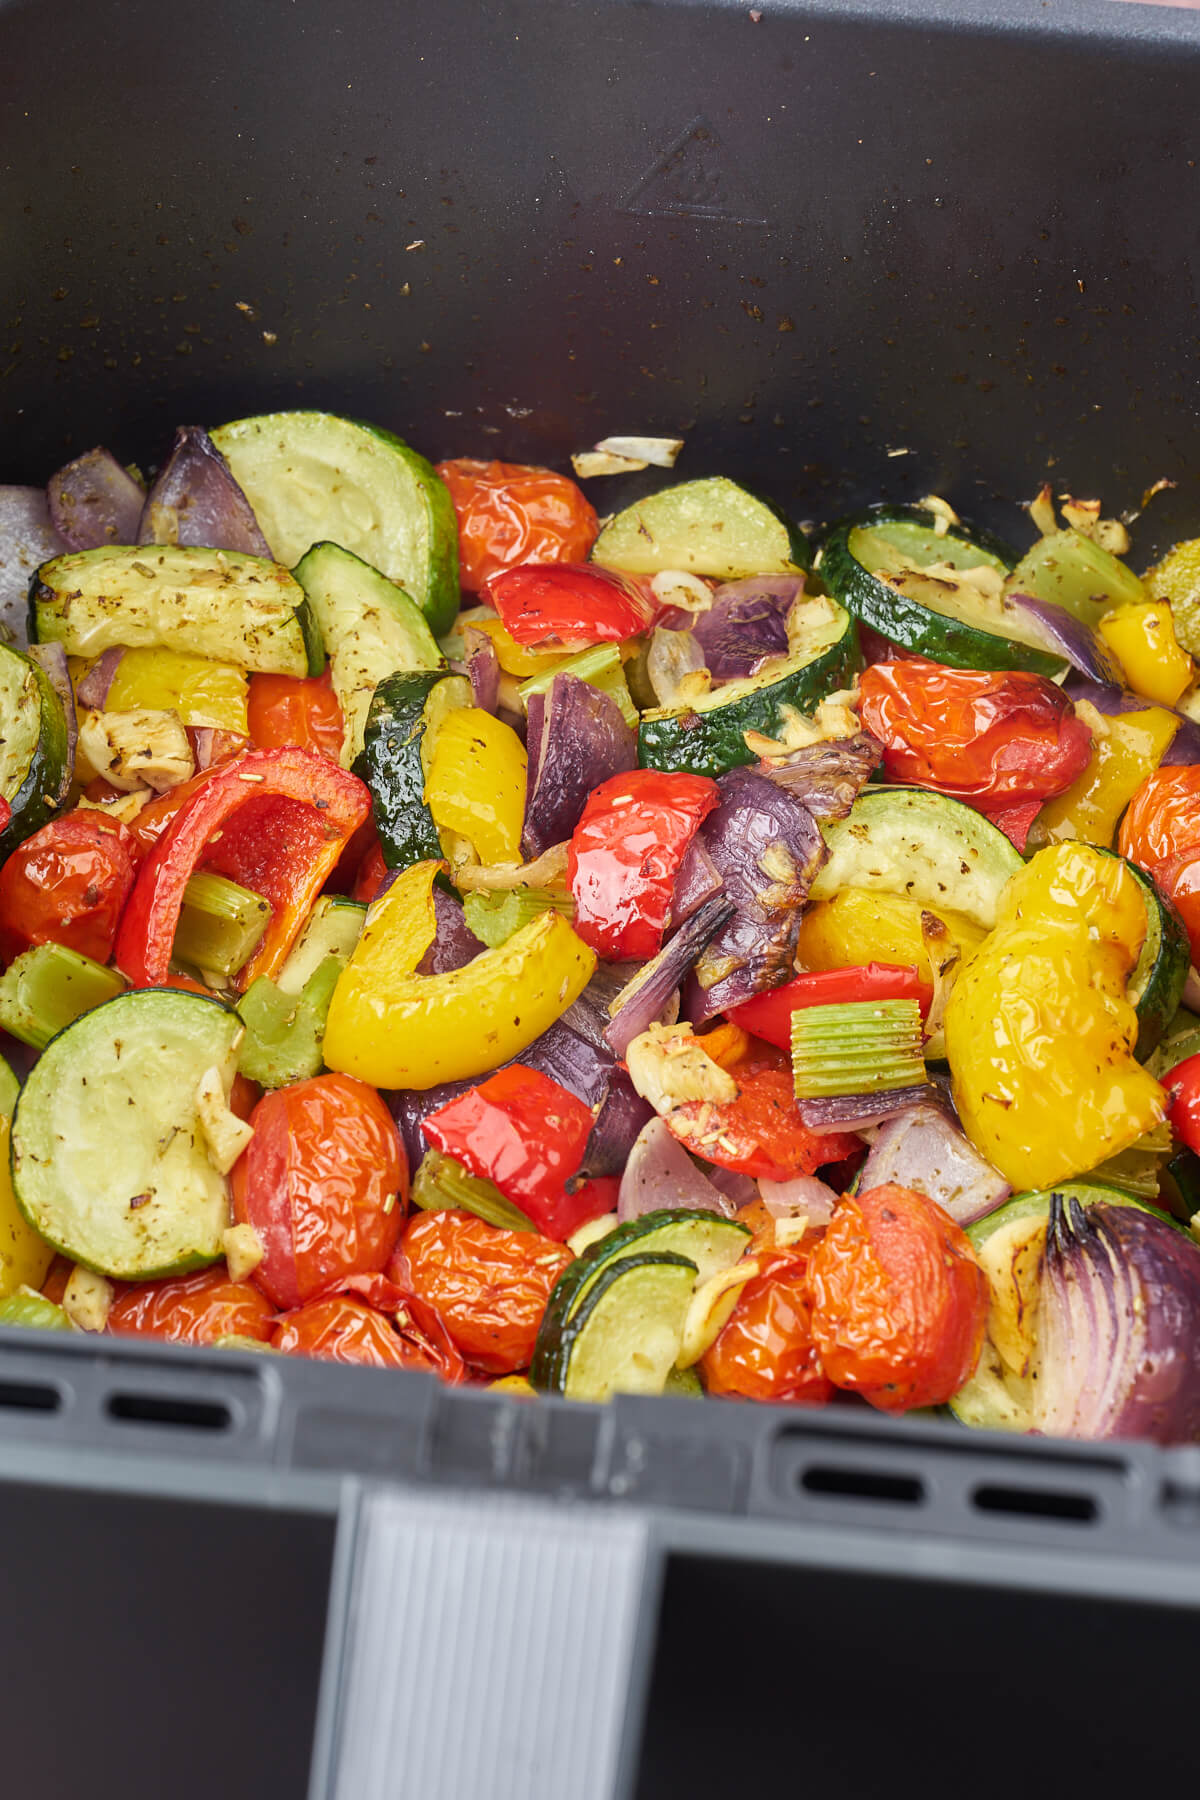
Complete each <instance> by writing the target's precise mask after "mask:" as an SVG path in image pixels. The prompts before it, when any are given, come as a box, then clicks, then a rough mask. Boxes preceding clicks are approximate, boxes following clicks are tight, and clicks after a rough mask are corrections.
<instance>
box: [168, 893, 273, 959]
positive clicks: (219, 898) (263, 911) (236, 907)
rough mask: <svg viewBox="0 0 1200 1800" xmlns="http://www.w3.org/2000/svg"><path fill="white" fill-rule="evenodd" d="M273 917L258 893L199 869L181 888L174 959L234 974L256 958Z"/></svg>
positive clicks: (173, 949) (268, 905) (267, 902)
mask: <svg viewBox="0 0 1200 1800" xmlns="http://www.w3.org/2000/svg"><path fill="white" fill-rule="evenodd" d="M270 918H271V905H270V902H269V901H268V900H264V899H263V897H262V895H261V894H255V893H252V892H251V891H250V889H249V888H244V887H239V886H238V884H237V882H236V881H228V880H226V878H225V876H224V875H213V874H211V873H209V872H208V871H207V870H201V871H200V873H199V874H197V875H193V876H192V877H191V878H190V880H189V881H188V884H187V886H186V888H185V889H184V890H183V905H182V907H181V908H180V911H179V923H178V925H177V926H176V927H175V942H174V945H173V946H172V955H173V956H174V957H175V959H176V960H177V961H178V962H181V963H186V964H189V965H190V966H191V967H192V968H194V969H211V970H213V971H214V972H215V973H216V974H218V975H221V976H225V977H228V976H230V975H236V974H237V972H238V970H239V969H241V968H244V966H245V965H246V963H248V962H249V961H250V958H251V957H252V956H253V955H254V952H255V951H256V950H257V949H258V946H259V943H260V942H261V940H262V935H263V932H264V931H265V930H266V929H267V925H268V923H269V921H270Z"/></svg>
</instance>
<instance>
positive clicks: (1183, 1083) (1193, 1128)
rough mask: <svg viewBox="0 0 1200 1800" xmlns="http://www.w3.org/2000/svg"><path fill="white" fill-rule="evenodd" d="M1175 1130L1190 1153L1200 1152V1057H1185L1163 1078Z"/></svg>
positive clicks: (1171, 1122) (1168, 1111) (1169, 1113)
mask: <svg viewBox="0 0 1200 1800" xmlns="http://www.w3.org/2000/svg"><path fill="white" fill-rule="evenodd" d="M1163 1086H1164V1087H1165V1088H1166V1090H1167V1100H1168V1104H1167V1118H1168V1119H1169V1120H1170V1124H1171V1130H1172V1131H1173V1132H1174V1133H1175V1136H1176V1137H1177V1138H1178V1139H1179V1141H1180V1143H1181V1144H1186V1145H1187V1147H1188V1149H1189V1150H1195V1151H1200V1056H1188V1057H1185V1058H1184V1060H1183V1061H1182V1062H1181V1063H1176V1065H1175V1067H1174V1068H1173V1069H1172V1070H1171V1072H1170V1074H1169V1075H1165V1076H1164V1077H1163Z"/></svg>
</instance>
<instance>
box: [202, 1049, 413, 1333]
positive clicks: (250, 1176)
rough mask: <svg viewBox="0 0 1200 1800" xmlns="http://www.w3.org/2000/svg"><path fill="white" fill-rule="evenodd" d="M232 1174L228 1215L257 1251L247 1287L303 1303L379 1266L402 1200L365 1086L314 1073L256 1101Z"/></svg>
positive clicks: (387, 1129) (403, 1171) (386, 1139)
mask: <svg viewBox="0 0 1200 1800" xmlns="http://www.w3.org/2000/svg"><path fill="white" fill-rule="evenodd" d="M250 1123H251V1124H252V1125H253V1127H254V1136H253V1137H252V1138H251V1140H250V1142H249V1144H248V1145H247V1146H246V1149H245V1151H244V1152H243V1154H242V1155H241V1156H240V1157H239V1158H238V1160H237V1162H236V1163H235V1164H234V1168H233V1210H234V1215H235V1217H236V1218H237V1220H238V1222H239V1223H242V1224H247V1225H253V1227H254V1229H255V1230H256V1231H257V1233H258V1236H259V1239H260V1240H261V1242H262V1246H263V1259H262V1261H261V1262H260V1263H259V1265H258V1267H257V1269H255V1271H254V1277H253V1279H254V1281H255V1282H256V1283H257V1285H258V1286H259V1287H260V1288H262V1290H263V1292H264V1293H266V1294H269V1295H270V1297H271V1299H272V1300H273V1301H274V1302H275V1304H276V1306H279V1307H286V1306H302V1305H303V1304H304V1303H305V1301H307V1300H311V1299H312V1298H313V1297H314V1295H316V1294H319V1293H320V1292H321V1291H322V1290H323V1289H326V1288H328V1287H329V1286H330V1285H331V1284H333V1283H334V1282H339V1281H341V1280H342V1279H343V1278H344V1277H345V1276H347V1275H354V1274H358V1273H363V1274H370V1273H371V1272H372V1271H373V1270H378V1269H382V1268H383V1267H384V1264H385V1263H386V1262H387V1259H388V1257H389V1256H390V1255H391V1253H392V1251H393V1250H394V1249H395V1246H396V1240H397V1238H398V1237H399V1235H400V1227H401V1225H402V1223H403V1220H404V1209H405V1206H406V1204H407V1201H408V1165H407V1161H406V1159H405V1155H404V1150H403V1148H402V1146H401V1143H400V1138H399V1135H398V1133H397V1131H396V1127H395V1124H394V1123H393V1121H392V1116H391V1114H390V1113H389V1112H388V1109H387V1107H386V1106H385V1105H384V1104H383V1101H382V1100H381V1099H380V1098H379V1095H378V1094H377V1093H376V1092H375V1089H374V1088H371V1087H368V1086H367V1085H366V1083H365V1082H363V1081H355V1080H354V1078H353V1077H352V1076H350V1075H317V1076H315V1077H314V1078H313V1079H312V1080H310V1081H298V1082H296V1083H295V1085H294V1086H292V1087H286V1088H277V1089H276V1090H275V1091H274V1092H273V1093H270V1094H267V1095H265V1096H264V1097H263V1099H261V1100H260V1101H259V1103H258V1105H257V1106H256V1107H255V1109H254V1111H253V1113H252V1114H251V1116H250Z"/></svg>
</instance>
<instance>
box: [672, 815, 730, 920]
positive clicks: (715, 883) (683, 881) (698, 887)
mask: <svg viewBox="0 0 1200 1800" xmlns="http://www.w3.org/2000/svg"><path fill="white" fill-rule="evenodd" d="M720 892H721V877H720V876H719V875H718V873H717V866H716V864H715V863H714V862H713V859H712V857H711V856H710V855H709V854H708V851H707V850H706V849H705V848H704V845H703V843H702V842H701V841H700V838H699V836H696V837H694V838H693V839H692V841H691V843H690V844H689V845H688V847H687V849H686V850H685V851H684V853H683V861H682V862H681V863H680V865H679V873H678V875H676V877H675V891H674V893H673V894H672V896H671V923H672V924H673V925H682V923H683V921H684V920H685V919H689V918H691V916H692V914H693V913H694V912H698V911H699V909H700V908H701V907H702V906H703V905H704V902H705V901H706V900H711V899H712V897H713V895H714V894H719V893H720Z"/></svg>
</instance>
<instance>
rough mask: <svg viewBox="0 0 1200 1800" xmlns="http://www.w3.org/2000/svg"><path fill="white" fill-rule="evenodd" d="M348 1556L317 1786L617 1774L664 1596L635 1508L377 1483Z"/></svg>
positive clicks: (460, 1799) (401, 1792)
mask: <svg viewBox="0 0 1200 1800" xmlns="http://www.w3.org/2000/svg"><path fill="white" fill-rule="evenodd" d="M345 1519H346V1515H345V1514H344V1515H343V1523H345ZM343 1563H344V1568H343V1573H342V1576H341V1580H340V1582H335V1588H336V1587H337V1586H340V1587H341V1590H342V1591H341V1595H340V1597H339V1595H338V1593H337V1592H336V1591H335V1594H334V1600H333V1607H332V1609H331V1617H330V1633H329V1637H328V1640H327V1647H326V1666H325V1675H324V1683H323V1690H322V1722H321V1727H320V1731H319V1740H318V1746H317V1754H316V1756H315V1757H314V1764H313V1780H312V1787H311V1789H310V1800H408V1797H409V1796H413V1797H414V1800H416V1797H419V1800H568V1797H569V1800H617V1796H619V1795H621V1794H623V1793H624V1792H625V1791H626V1787H627V1783H628V1780H629V1770H630V1769H631V1768H632V1766H633V1757H634V1755H635V1754H636V1750H637V1737H638V1733H639V1730H640V1725H641V1700H642V1694H643V1689H644V1687H645V1679H644V1672H645V1668H646V1663H647V1654H648V1647H649V1644H650V1641H651V1638H652V1635H653V1623H654V1619H655V1617H656V1613H657V1606H658V1588H659V1583H658V1573H657V1558H656V1557H655V1556H654V1555H653V1554H652V1552H651V1545H650V1534H649V1530H648V1526H647V1522H646V1520H645V1517H644V1516H641V1515H639V1514H637V1513H633V1512H625V1511H622V1512H620V1513H618V1512H609V1511H606V1510H603V1509H601V1508H598V1507H595V1506H591V1507H578V1506H569V1505H564V1504H562V1503H561V1502H559V1503H557V1504H553V1503H550V1502H543V1501H537V1500H527V1499H519V1498H514V1497H508V1496H480V1495H478V1494H468V1493H456V1492H442V1493H436V1492H435V1493H431V1492H429V1491H428V1490H426V1491H423V1492H422V1491H419V1490H409V1489H399V1488H384V1487H380V1488H370V1489H367V1490H365V1491H364V1492H363V1493H362V1495H361V1500H360V1504H359V1506H358V1509H357V1529H356V1530H355V1531H354V1534H353V1544H352V1548H351V1549H350V1551H349V1553H348V1554H347V1553H346V1552H345V1551H343ZM339 1598H340V1605H339ZM322 1740H323V1741H322Z"/></svg>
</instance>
